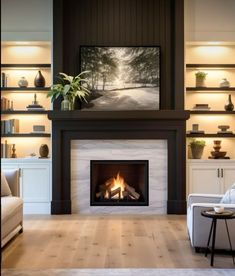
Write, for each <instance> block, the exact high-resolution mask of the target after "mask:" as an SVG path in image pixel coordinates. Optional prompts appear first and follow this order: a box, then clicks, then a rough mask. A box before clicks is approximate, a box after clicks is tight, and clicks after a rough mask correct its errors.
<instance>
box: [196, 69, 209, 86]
mask: <svg viewBox="0 0 235 276" xmlns="http://www.w3.org/2000/svg"><path fill="white" fill-rule="evenodd" d="M206 75H207V73H205V72H202V71H198V72H197V73H195V76H196V87H206V84H205V79H206Z"/></svg>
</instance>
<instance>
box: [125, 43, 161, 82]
mask: <svg viewBox="0 0 235 276" xmlns="http://www.w3.org/2000/svg"><path fill="white" fill-rule="evenodd" d="M125 56H126V63H127V65H128V66H129V77H130V81H131V82H133V83H135V82H136V83H142V84H143V85H147V84H154V85H158V79H159V51H158V49H157V48H154V47H132V48H128V49H127V50H126V54H125Z"/></svg>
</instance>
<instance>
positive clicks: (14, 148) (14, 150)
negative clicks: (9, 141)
mask: <svg viewBox="0 0 235 276" xmlns="http://www.w3.org/2000/svg"><path fill="white" fill-rule="evenodd" d="M16 157H17V155H16V145H15V144H13V145H12V154H11V158H16Z"/></svg>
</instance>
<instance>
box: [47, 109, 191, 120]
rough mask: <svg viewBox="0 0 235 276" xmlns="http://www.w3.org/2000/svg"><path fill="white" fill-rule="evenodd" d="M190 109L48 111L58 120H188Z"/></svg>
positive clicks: (49, 114)
mask: <svg viewBox="0 0 235 276" xmlns="http://www.w3.org/2000/svg"><path fill="white" fill-rule="evenodd" d="M189 115H190V112H189V111H188V110H156V111H155V110H151V111H150V110H149V111H81V110H73V111H60V110H53V111H49V112H48V118H49V119H50V120H52V121H58V120H61V121H62V120H69V121H75V120H78V121H79V120H80V121H84V120H106V121H110V120H174V121H175V120H187V119H188V118H189Z"/></svg>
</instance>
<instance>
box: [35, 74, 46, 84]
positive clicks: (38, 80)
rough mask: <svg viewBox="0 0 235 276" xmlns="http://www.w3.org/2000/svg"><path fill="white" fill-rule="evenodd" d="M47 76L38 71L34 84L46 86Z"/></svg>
mask: <svg viewBox="0 0 235 276" xmlns="http://www.w3.org/2000/svg"><path fill="white" fill-rule="evenodd" d="M45 83H46V81H45V78H44V77H43V75H42V73H41V71H38V73H37V75H36V77H35V79H34V85H35V87H45Z"/></svg>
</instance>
